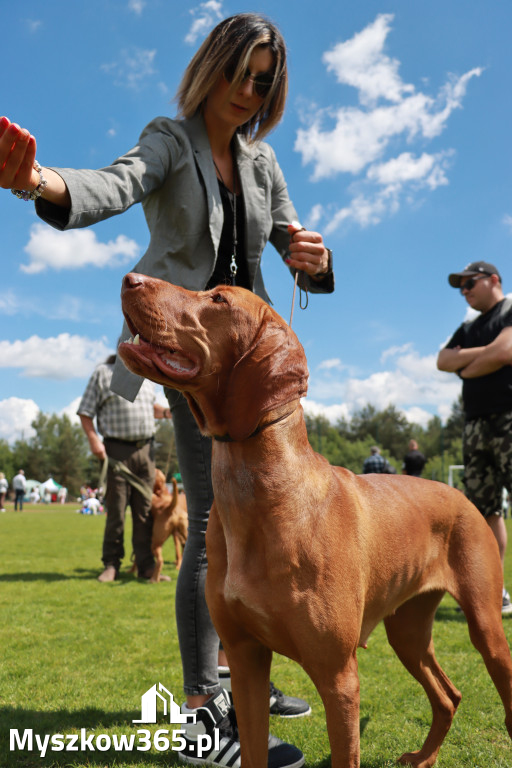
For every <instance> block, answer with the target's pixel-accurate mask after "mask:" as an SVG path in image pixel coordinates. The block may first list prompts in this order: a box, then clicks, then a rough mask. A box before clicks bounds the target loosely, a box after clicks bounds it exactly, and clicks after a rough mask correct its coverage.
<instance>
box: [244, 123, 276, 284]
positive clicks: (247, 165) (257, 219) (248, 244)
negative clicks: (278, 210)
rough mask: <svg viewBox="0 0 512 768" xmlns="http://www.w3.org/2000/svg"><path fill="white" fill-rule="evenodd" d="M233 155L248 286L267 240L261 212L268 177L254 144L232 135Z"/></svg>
mask: <svg viewBox="0 0 512 768" xmlns="http://www.w3.org/2000/svg"><path fill="white" fill-rule="evenodd" d="M236 147H237V152H236V157H237V165H238V174H239V177H240V184H241V186H242V193H243V196H244V208H245V252H246V256H247V263H248V266H249V276H250V279H251V285H254V280H255V277H256V273H257V271H258V267H259V262H260V257H261V253H262V251H263V248H264V246H265V243H266V242H267V240H268V235H270V232H269V233H268V234H267V235H266V234H265V227H264V223H265V212H266V210H267V208H268V204H267V203H266V198H267V194H269V193H270V191H269V190H268V189H267V187H268V180H267V176H266V173H265V162H264V157H263V156H262V155H261V153H260V152H259V151H258V145H257V144H256V145H248V144H246V142H245V141H244V140H243V139H241V138H240V137H239V136H236Z"/></svg>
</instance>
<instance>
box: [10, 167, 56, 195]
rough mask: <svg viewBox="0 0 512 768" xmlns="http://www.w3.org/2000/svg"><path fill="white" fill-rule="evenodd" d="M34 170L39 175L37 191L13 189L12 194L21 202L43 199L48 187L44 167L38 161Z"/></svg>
mask: <svg viewBox="0 0 512 768" xmlns="http://www.w3.org/2000/svg"><path fill="white" fill-rule="evenodd" d="M34 170H36V171H37V173H38V174H39V184H38V185H37V187H36V188H35V189H32V190H28V189H11V192H12V194H13V195H15V197H17V198H19V199H20V200H26V201H28V200H37V199H38V198H39V197H41V195H42V194H43V192H44V191H45V189H46V187H47V186H48V181H47V179H45V177H44V176H43V169H42V166H41V165H39V163H38V162H37V160H35V161H34Z"/></svg>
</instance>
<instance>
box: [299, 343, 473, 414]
mask: <svg viewBox="0 0 512 768" xmlns="http://www.w3.org/2000/svg"><path fill="white" fill-rule="evenodd" d="M381 365H382V366H383V370H380V371H374V372H373V373H371V374H370V375H368V376H367V377H366V378H363V377H360V376H359V377H358V376H354V375H353V374H352V373H351V372H350V371H346V370H345V369H343V368H340V366H337V365H334V364H332V361H325V362H324V363H323V364H320V365H319V366H318V367H317V369H316V371H314V372H313V373H312V374H311V377H310V384H309V392H310V395H311V398H312V400H313V402H314V403H316V404H318V403H322V402H324V403H332V400H333V399H335V400H337V401H338V404H337V406H336V407H337V408H340V409H341V412H343V414H344V415H347V414H348V416H349V417H350V415H352V414H353V413H354V412H355V411H358V410H360V409H361V408H363V407H364V406H365V405H366V404H367V403H371V404H372V405H374V406H375V407H376V408H377V409H379V410H382V409H384V408H387V407H388V406H389V405H394V406H395V407H396V408H399V409H400V410H402V411H403V412H404V413H405V415H406V417H407V418H408V419H409V420H411V421H416V422H418V423H420V424H422V425H423V426H424V425H425V424H426V423H427V422H428V420H429V418H431V417H432V415H433V414H437V415H439V416H440V417H441V418H442V419H445V418H447V417H448V416H449V414H450V411H451V407H452V404H453V402H454V400H456V398H457V397H458V395H459V393H460V381H459V379H457V377H456V376H454V375H453V374H452V375H450V374H447V373H443V372H442V371H438V370H437V367H436V356H435V355H426V356H424V357H421V356H420V355H419V354H418V352H417V351H416V350H415V348H414V345H413V344H412V343H409V344H405V345H403V346H401V347H390V348H389V349H387V350H385V351H384V352H383V353H382V355H381ZM319 407H320V406H319ZM321 407H323V408H324V409H327V411H325V410H324V413H327V412H328V409H330V408H331V407H332V406H331V405H327V406H321ZM335 412H336V411H335Z"/></svg>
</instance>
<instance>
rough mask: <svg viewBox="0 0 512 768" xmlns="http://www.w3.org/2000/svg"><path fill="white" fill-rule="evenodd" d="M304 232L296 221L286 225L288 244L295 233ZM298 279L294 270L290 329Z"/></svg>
mask: <svg viewBox="0 0 512 768" xmlns="http://www.w3.org/2000/svg"><path fill="white" fill-rule="evenodd" d="M303 230H304V231H305V230H306V227H303V226H302V224H301V223H300V222H298V221H292V223H291V224H288V232H289V233H290V242H292V239H293V236H294V234H295V233H296V232H302V231H303ZM298 279H299V270H298V269H296V270H295V280H294V281H293V294H292V308H291V312H290V322H289V323H288V325H289V326H290V328H291V327H292V320H293V310H294V307H295V294H296V292H297V282H298Z"/></svg>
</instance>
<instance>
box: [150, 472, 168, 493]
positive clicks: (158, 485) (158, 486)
mask: <svg viewBox="0 0 512 768" xmlns="http://www.w3.org/2000/svg"><path fill="white" fill-rule="evenodd" d="M153 493H154V494H156V495H157V496H161V495H162V493H168V490H167V485H166V483H165V475H164V473H163V472H162V470H161V469H158V468H157V469H156V470H155V482H154V484H153Z"/></svg>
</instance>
